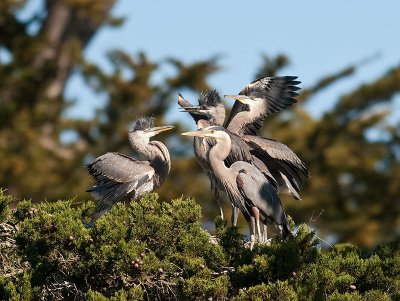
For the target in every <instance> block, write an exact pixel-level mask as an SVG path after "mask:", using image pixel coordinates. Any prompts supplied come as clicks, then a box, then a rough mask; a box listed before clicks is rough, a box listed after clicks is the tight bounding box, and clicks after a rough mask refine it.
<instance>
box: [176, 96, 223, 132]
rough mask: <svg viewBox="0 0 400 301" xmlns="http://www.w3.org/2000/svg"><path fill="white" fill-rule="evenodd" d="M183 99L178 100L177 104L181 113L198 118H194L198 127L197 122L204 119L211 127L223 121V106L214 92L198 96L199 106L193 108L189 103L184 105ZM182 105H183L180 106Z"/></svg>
mask: <svg viewBox="0 0 400 301" xmlns="http://www.w3.org/2000/svg"><path fill="white" fill-rule="evenodd" d="M183 101H184V99H183V100H182V99H179V98H178V104H179V105H180V106H181V110H180V111H181V112H186V113H190V114H192V116H193V115H195V116H198V118H195V120H196V123H197V125H198V126H199V120H201V119H204V120H207V121H209V123H210V124H212V125H218V126H220V125H222V124H223V123H224V120H225V106H224V104H223V102H222V100H221V97H220V96H219V94H218V92H217V91H216V90H212V91H203V92H202V93H201V94H200V98H199V105H198V106H194V105H191V104H190V103H189V102H186V103H184V102H183ZM182 104H184V105H182Z"/></svg>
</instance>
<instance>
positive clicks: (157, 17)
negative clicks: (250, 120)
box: [27, 0, 400, 119]
mask: <svg viewBox="0 0 400 301" xmlns="http://www.w3.org/2000/svg"><path fill="white" fill-rule="evenodd" d="M31 1H32V0H31ZM35 3H36V4H35ZM38 3H40V0H33V1H32V3H31V7H34V6H35V5H37V4H38ZM27 10H28V11H29V10H30V9H29V8H28V9H27ZM113 12H114V15H116V16H123V17H125V18H126V22H125V24H124V25H123V26H122V27H120V28H117V29H112V28H107V27H106V28H103V29H102V30H100V31H99V32H98V34H97V35H96V36H95V38H94V39H93V41H92V42H91V43H90V45H89V46H88V48H87V49H86V51H85V55H86V57H87V59H89V60H90V61H92V62H96V63H99V64H100V65H102V66H103V67H104V68H106V69H107V68H109V66H108V64H107V60H106V58H105V55H106V53H107V52H108V51H110V50H112V49H124V50H125V51H127V52H129V53H131V54H136V53H137V52H138V51H144V52H145V53H146V54H147V55H148V56H149V57H150V59H152V60H161V59H164V58H166V57H177V58H179V59H181V60H183V61H185V62H194V61H196V60H201V59H207V58H210V57H212V56H214V55H217V54H218V55H222V58H221V60H220V65H221V67H222V70H221V71H220V72H219V73H217V74H215V75H213V76H211V77H210V83H211V84H212V85H213V86H214V87H215V88H217V89H218V90H219V91H220V93H222V94H232V93H237V92H238V91H240V89H241V88H242V87H243V86H244V85H246V84H247V83H248V82H249V81H251V80H252V79H253V78H254V74H255V72H256V70H257V68H258V66H259V65H260V63H261V54H263V53H267V54H269V55H276V54H278V53H284V54H286V55H288V56H289V58H290V59H291V65H290V66H289V67H287V68H285V69H284V70H283V71H282V75H297V76H299V79H300V80H301V81H302V82H303V84H302V86H303V87H307V86H310V85H312V84H313V83H315V81H316V80H317V79H319V78H320V77H321V76H323V75H327V74H328V73H332V72H335V71H338V70H340V69H341V68H343V67H345V66H347V65H348V64H350V63H355V62H359V61H360V60H362V59H364V58H367V57H370V56H373V55H376V54H379V55H380V56H379V59H377V60H374V61H373V62H372V63H370V64H368V65H365V66H364V67H362V68H361V69H360V70H359V71H358V72H357V74H356V76H354V77H352V78H351V79H346V80H343V81H341V82H339V83H337V84H335V85H334V86H332V87H331V88H329V89H327V90H326V91H324V92H323V93H320V94H318V95H317V96H316V97H315V98H314V99H313V100H312V101H311V102H310V103H309V104H308V105H307V110H308V111H309V112H310V113H311V114H313V115H314V116H317V117H318V116H320V115H321V114H322V113H323V112H324V111H326V110H328V109H329V108H330V107H331V106H332V105H333V104H334V101H335V100H336V99H337V97H338V95H341V94H343V93H346V92H347V91H350V90H351V89H352V88H353V87H356V86H357V85H359V84H360V83H362V82H368V81H371V80H373V79H374V78H376V77H377V76H379V75H381V74H383V73H384V72H386V71H387V70H388V68H389V67H391V66H395V65H398V64H399V63H400V38H399V33H398V30H399V28H400V18H399V12H400V1H396V0H392V1H371V0H365V1H345V0H335V1H321V0H308V1H265V0H264V1H261V0H260V1H256V0H250V1H226V0H220V1H211V0H203V1H178V0H169V1H155V0H148V1H134V0H119V1H118V3H117V5H116V6H115V7H114V11H113ZM168 71H169V70H161V71H160V72H159V73H158V74H157V76H159V77H162V76H163V75H165V74H167V73H168ZM66 95H67V97H68V98H70V99H74V100H75V101H76V105H75V106H73V107H72V108H71V109H70V110H69V111H68V116H72V117H82V118H90V117H91V116H93V113H94V108H96V107H98V106H101V105H102V104H103V103H104V99H102V97H101V96H99V95H94V94H93V93H91V92H90V91H89V90H88V89H87V88H85V86H84V84H83V82H82V80H81V79H80V78H79V77H78V76H74V77H73V78H72V79H71V80H70V82H69V84H68V86H67V90H66ZM190 96H192V97H194V95H190ZM193 100H195V99H193ZM395 109H399V110H400V101H398V99H396V102H395ZM171 112H175V108H171ZM174 116H175V114H172V113H171V114H170V118H172V119H173V118H175V117H174ZM179 118H181V115H179Z"/></svg>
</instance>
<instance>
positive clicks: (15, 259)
mask: <svg viewBox="0 0 400 301" xmlns="http://www.w3.org/2000/svg"><path fill="white" fill-rule="evenodd" d="M8 202H9V196H7V195H6V194H5V193H4V192H3V191H2V192H1V195H0V204H5V203H8ZM2 208H4V207H2ZM92 209H93V203H92V202H87V203H82V202H77V201H76V200H67V201H58V202H53V203H48V202H42V203H39V204H34V203H32V202H30V201H23V202H20V203H19V205H18V207H17V208H16V209H14V210H7V212H6V211H5V210H4V209H3V210H2V211H1V212H0V213H1V214H3V216H4V218H5V219H4V220H3V222H2V223H0V251H1V254H2V255H1V256H0V299H1V300H21V301H22V300H114V301H116V300H121V301H122V300H211V299H212V300H371V301H372V300H399V298H400V261H399V258H400V253H399V252H400V245H399V242H398V241H396V242H393V243H390V244H386V245H381V246H379V247H378V248H376V249H375V250H374V251H372V252H369V253H364V252H362V251H361V250H360V249H358V248H357V247H355V246H353V245H350V244H347V245H337V246H335V247H334V248H332V249H330V250H328V251H321V249H319V248H317V243H318V240H316V237H315V235H314V233H313V231H311V230H310V228H309V227H308V226H307V225H305V224H302V225H299V226H298V229H297V231H296V234H295V235H294V237H293V238H291V239H290V240H289V241H287V242H281V241H279V240H278V239H277V238H273V240H272V242H271V244H270V245H268V246H267V245H256V247H255V248H254V249H253V250H252V251H250V249H249V248H248V247H245V245H244V242H245V241H244V237H243V235H241V234H239V233H238V232H237V230H236V229H233V228H230V227H227V226H226V223H225V222H223V221H221V220H218V219H217V220H216V227H217V235H216V237H211V236H210V234H208V233H207V232H206V231H205V230H203V229H202V227H201V223H200V218H201V213H200V209H201V208H200V206H199V205H198V204H196V202H195V201H194V200H193V199H183V198H179V199H175V200H172V201H162V200H161V199H160V198H159V197H158V195H157V194H149V195H147V196H145V197H144V198H142V199H141V200H140V201H138V202H132V203H131V205H130V206H129V207H124V205H122V204H120V205H117V206H115V207H113V209H112V210H111V212H109V213H107V214H105V215H104V216H103V217H102V218H100V219H99V220H98V222H97V223H96V224H95V226H94V227H93V228H91V229H87V228H85V227H84V225H83V222H82V221H84V220H86V219H88V218H89V215H90V212H91V210H92ZM293 226H294V225H293V224H292V227H293Z"/></svg>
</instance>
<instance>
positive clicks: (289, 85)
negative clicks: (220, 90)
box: [225, 76, 300, 135]
mask: <svg viewBox="0 0 400 301" xmlns="http://www.w3.org/2000/svg"><path fill="white" fill-rule="evenodd" d="M295 79H297V77H295V76H282V77H261V78H258V79H256V80H255V81H253V82H251V83H250V84H248V85H247V86H246V87H244V88H243V89H242V91H240V92H239V94H238V95H225V97H229V98H233V99H235V100H236V101H235V103H234V105H233V107H232V110H231V113H230V115H229V116H228V118H227V121H226V124H225V127H226V128H227V129H228V130H230V131H232V132H233V133H236V134H239V135H243V134H249V135H256V134H257V133H258V131H259V130H260V129H261V127H262V126H263V122H264V120H265V118H266V117H267V116H269V115H271V114H273V113H276V112H279V111H281V110H283V109H286V108H287V107H288V106H291V105H292V104H294V103H296V102H297V101H296V99H295V98H294V97H295V96H297V95H298V93H297V92H296V91H298V90H300V88H299V87H298V86H297V85H298V84H300V81H296V80H295Z"/></svg>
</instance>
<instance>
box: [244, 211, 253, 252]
mask: <svg viewBox="0 0 400 301" xmlns="http://www.w3.org/2000/svg"><path fill="white" fill-rule="evenodd" d="M243 216H244V218H245V219H246V221H247V224H248V225H249V230H250V250H253V247H254V243H255V241H256V236H255V232H256V224H255V220H254V217H253V216H251V215H249V214H247V213H244V212H243Z"/></svg>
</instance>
